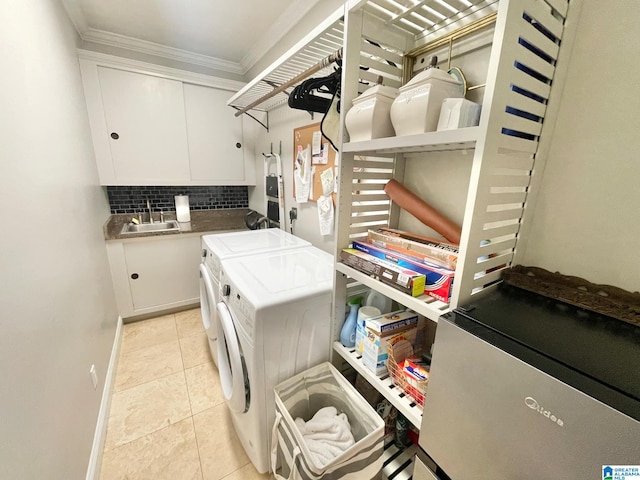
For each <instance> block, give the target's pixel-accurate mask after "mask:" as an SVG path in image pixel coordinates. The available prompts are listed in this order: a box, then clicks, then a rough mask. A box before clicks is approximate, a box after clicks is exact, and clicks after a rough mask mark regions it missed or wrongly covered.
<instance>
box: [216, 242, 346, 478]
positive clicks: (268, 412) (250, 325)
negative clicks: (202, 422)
mask: <svg viewBox="0 0 640 480" xmlns="http://www.w3.org/2000/svg"><path fill="white" fill-rule="evenodd" d="M333 271H334V270H333V256H332V255H329V254H328V253H326V252H323V251H322V250H319V249H318V248H315V247H307V248H298V249H293V250H285V251H280V252H270V253H263V254H258V255H252V256H250V257H243V258H231V259H225V260H223V261H222V270H221V274H220V284H221V285H222V289H221V301H220V303H218V317H217V320H218V335H219V336H218V370H219V372H220V381H221V384H222V390H223V392H224V396H225V399H226V402H227V405H228V407H229V409H230V410H231V417H232V419H233V424H234V426H235V430H236V433H237V434H238V437H239V438H240V441H241V442H242V445H243V446H244V449H245V451H246V452H247V455H248V456H249V458H250V459H251V461H252V462H253V464H254V466H255V467H256V469H257V470H258V471H259V472H261V473H265V472H267V471H268V470H269V452H270V443H271V428H272V426H273V422H274V419H275V396H274V393H273V388H274V387H275V386H276V385H277V384H278V383H280V382H282V381H283V380H286V379H287V378H290V377H291V376H293V375H295V374H296V373H299V372H301V371H304V370H306V369H308V368H310V367H312V366H315V365H318V364H319V363H322V362H325V361H328V360H329V355H330V351H331V341H330V330H331V301H332V293H331V292H332V288H333Z"/></svg>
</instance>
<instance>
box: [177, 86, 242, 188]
mask: <svg viewBox="0 0 640 480" xmlns="http://www.w3.org/2000/svg"><path fill="white" fill-rule="evenodd" d="M230 96H231V93H230V92H226V91H224V90H217V89H215V88H209V87H203V86H201V85H192V84H188V83H185V84H184V103H185V110H186V112H187V139H188V144H189V161H190V165H191V180H192V181H193V182H202V183H204V184H210V183H211V182H212V181H223V182H226V184H227V185H237V184H246V182H247V178H248V176H249V175H248V174H249V172H248V171H247V168H246V166H245V162H244V148H243V137H242V118H241V117H236V116H234V114H233V113H234V110H233V109H231V108H229V107H228V106H227V100H228V99H229V97H230Z"/></svg>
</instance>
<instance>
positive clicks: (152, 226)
mask: <svg viewBox="0 0 640 480" xmlns="http://www.w3.org/2000/svg"><path fill="white" fill-rule="evenodd" d="M179 231H180V225H179V224H178V222H177V221H176V220H167V221H166V222H155V223H140V224H138V225H136V224H135V223H127V224H126V225H125V226H124V227H122V232H121V233H122V234H127V233H153V232H179Z"/></svg>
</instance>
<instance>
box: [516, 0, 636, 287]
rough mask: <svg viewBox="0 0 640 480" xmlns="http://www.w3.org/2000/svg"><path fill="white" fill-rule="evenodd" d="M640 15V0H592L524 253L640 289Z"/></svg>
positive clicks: (530, 260)
mask: <svg viewBox="0 0 640 480" xmlns="http://www.w3.org/2000/svg"><path fill="white" fill-rule="evenodd" d="M638 23H640V8H638V2H637V0H619V1H617V2H609V3H607V7H606V8H602V3H601V2H599V1H597V0H585V1H584V2H583V7H582V15H581V18H580V20H579V23H578V28H577V35H576V40H575V45H574V48H573V52H572V55H571V59H570V62H569V70H568V76H567V79H566V84H565V86H564V92H563V96H562V99H561V104H560V110H559V115H558V119H557V123H556V126H555V130H554V133H553V137H552V142H551V145H550V151H549V155H548V161H547V162H548V163H547V166H546V168H545V171H544V177H543V180H542V188H541V190H540V194H539V197H538V201H537V205H536V207H535V213H534V216H533V223H532V226H531V232H530V238H529V241H528V243H527V247H526V251H525V254H524V257H523V261H522V263H523V264H524V265H535V266H539V267H542V268H545V269H547V270H551V271H559V272H560V273H562V274H565V275H575V276H578V277H582V278H585V279H587V280H589V281H591V282H594V283H600V284H610V285H615V286H617V287H620V288H624V289H627V290H631V291H638V290H640V254H638V252H639V251H640V221H639V220H638V212H639V209H640V188H638V179H640V161H639V160H638V152H640V135H639V134H638V125H639V120H638V118H639V117H638V115H639V112H640V108H639V107H640V101H639V100H638V92H637V91H636V90H637V89H636V88H635V87H636V85H637V84H638V78H639V77H640V36H638V35H637V33H636V29H637V25H638ZM597 32H598V33H597Z"/></svg>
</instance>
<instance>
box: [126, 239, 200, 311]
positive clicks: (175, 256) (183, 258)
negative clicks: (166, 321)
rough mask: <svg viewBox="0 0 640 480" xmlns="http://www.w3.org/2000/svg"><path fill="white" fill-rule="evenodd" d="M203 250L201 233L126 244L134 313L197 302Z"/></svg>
mask: <svg viewBox="0 0 640 480" xmlns="http://www.w3.org/2000/svg"><path fill="white" fill-rule="evenodd" d="M200 252H201V250H200V237H198V236H192V237H181V238H171V239H165V238H163V239H157V240H150V241H141V242H131V243H125V244H124V257H125V262H126V265H127V274H128V275H129V286H130V288H131V296H132V300H133V310H134V312H136V313H143V312H140V311H141V310H144V309H152V308H154V307H159V306H163V307H166V308H170V307H172V306H180V305H184V304H187V303H194V302H197V301H198V299H199V298H200V283H199V278H200V277H199V274H198V265H199V264H200Z"/></svg>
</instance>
